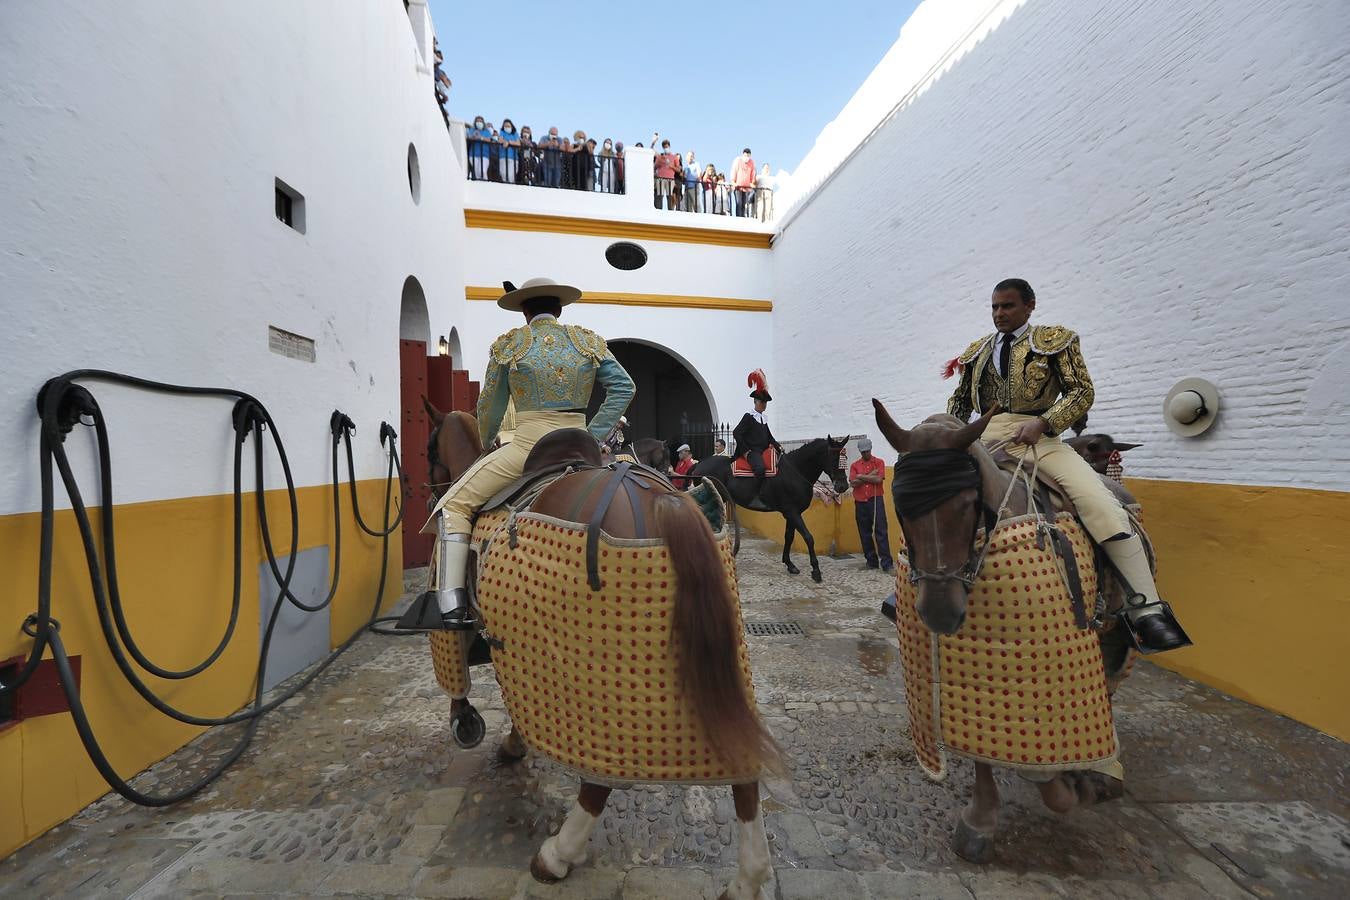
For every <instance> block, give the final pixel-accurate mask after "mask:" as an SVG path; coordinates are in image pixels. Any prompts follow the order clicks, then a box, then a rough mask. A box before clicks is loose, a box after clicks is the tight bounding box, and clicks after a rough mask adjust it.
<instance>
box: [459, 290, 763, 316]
mask: <svg viewBox="0 0 1350 900" xmlns="http://www.w3.org/2000/svg"><path fill="white" fill-rule="evenodd" d="M501 295H502V289H501V288H499V287H474V286H472V285H469V286H467V287H465V288H464V298H465V299H466V300H492V301H496V300H497V298H499V297H501ZM577 302H578V303H606V304H609V305H611V306H659V307H669V308H677V309H729V310H734V311H736V312H773V301H772V300H747V299H744V298H741V297H693V296H687V295H683V294H628V293H617V292H613V291H586V292H584V293H583V294H582V295H581V299H580V300H578V301H577Z"/></svg>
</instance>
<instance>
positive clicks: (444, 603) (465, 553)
mask: <svg viewBox="0 0 1350 900" xmlns="http://www.w3.org/2000/svg"><path fill="white" fill-rule="evenodd" d="M440 531H441V534H440V536H439V540H440V545H441V546H440V551H441V552H440V559H439V561H438V562H439V565H438V567H437V569H436V605H437V606H438V607H439V608H440V611H441V627H442V628H444V629H446V630H447V631H467V630H469V629H471V628H473V627H474V626H476V625H477V624H478V619H477V617H476V616H475V615H474V611H473V604H471V603H470V602H469V590H468V588H467V587H466V586H465V585H466V584H467V583H468V582H467V579H466V573H467V570H468V565H469V536H468V535H467V534H447V533H445V525H444V524H442V525H441V527H440Z"/></svg>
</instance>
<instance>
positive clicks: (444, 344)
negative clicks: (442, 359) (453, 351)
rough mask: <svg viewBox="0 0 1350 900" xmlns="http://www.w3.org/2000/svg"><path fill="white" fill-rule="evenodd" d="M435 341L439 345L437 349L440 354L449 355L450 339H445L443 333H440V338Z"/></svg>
mask: <svg viewBox="0 0 1350 900" xmlns="http://www.w3.org/2000/svg"><path fill="white" fill-rule="evenodd" d="M437 343H438V345H439V346H438V348H437V349H439V350H440V354H441V356H449V355H450V341H449V340H447V339H446V337H445V335H441V339H440V341H438V342H437Z"/></svg>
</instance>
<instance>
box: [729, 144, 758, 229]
mask: <svg viewBox="0 0 1350 900" xmlns="http://www.w3.org/2000/svg"><path fill="white" fill-rule="evenodd" d="M731 186H732V188H733V189H734V190H735V192H736V215H738V216H745V215H746V214H747V213H748V212H749V210H750V194H751V193H752V192H753V191H754V189H755V161H754V159H753V158H752V157H751V156H750V148H749V147H746V148H745V149H744V150H742V151H741V155H740V156H738V157H736V161H735V162H734V163H732V164H731Z"/></svg>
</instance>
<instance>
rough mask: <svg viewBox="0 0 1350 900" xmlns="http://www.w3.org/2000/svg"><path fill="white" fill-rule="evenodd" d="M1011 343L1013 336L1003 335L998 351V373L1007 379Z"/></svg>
mask: <svg viewBox="0 0 1350 900" xmlns="http://www.w3.org/2000/svg"><path fill="white" fill-rule="evenodd" d="M1012 342H1013V336H1012V335H1011V334H1005V335H1003V345H1002V346H1000V347H999V349H998V371H999V373H1000V374H1001V375H1002V376H1003V377H1004V378H1007V377H1008V363H1009V362H1010V361H1011V357H1012Z"/></svg>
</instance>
